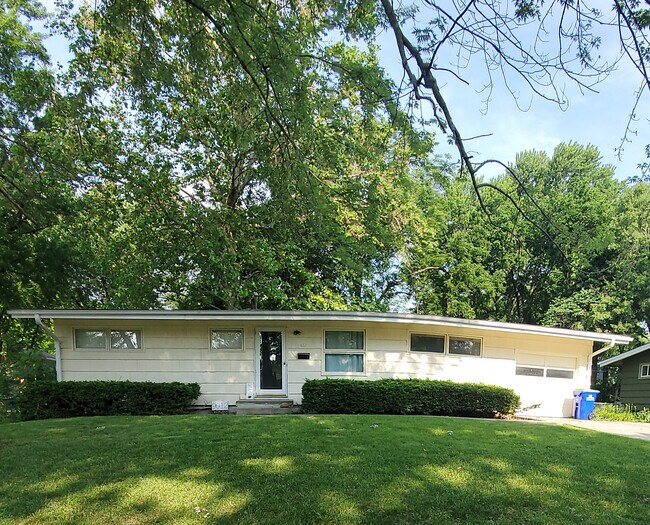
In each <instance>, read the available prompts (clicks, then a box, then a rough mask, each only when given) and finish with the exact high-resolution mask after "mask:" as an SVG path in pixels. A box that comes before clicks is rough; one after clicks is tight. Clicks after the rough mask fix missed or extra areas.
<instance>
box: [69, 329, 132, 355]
mask: <svg viewBox="0 0 650 525" xmlns="http://www.w3.org/2000/svg"><path fill="white" fill-rule="evenodd" d="M77 330H85V331H87V332H104V335H105V340H106V344H105V345H104V348H78V347H77ZM111 332H140V348H134V349H128V348H113V347H112V346H111ZM72 348H73V349H74V351H75V352H110V353H112V354H116V353H117V354H136V353H142V352H144V348H145V345H144V330H143V329H142V328H121V327H115V326H111V327H108V328H102V327H94V326H91V327H87V326H83V327H79V326H77V327H73V328H72Z"/></svg>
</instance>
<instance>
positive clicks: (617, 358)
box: [598, 343, 650, 366]
mask: <svg viewBox="0 0 650 525" xmlns="http://www.w3.org/2000/svg"><path fill="white" fill-rule="evenodd" d="M646 350H650V343H648V344H645V345H642V346H638V347H636V348H633V349H632V350H628V351H627V352H624V353H622V354H619V355H616V356H614V357H610V358H609V359H604V360H603V361H601V362H600V363H598V366H607V365H613V364H616V363H618V362H620V361H623V360H625V359H627V358H628V357H633V356H635V355H637V354H640V353H641V352H645V351H646Z"/></svg>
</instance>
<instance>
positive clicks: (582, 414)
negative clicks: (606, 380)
mask: <svg viewBox="0 0 650 525" xmlns="http://www.w3.org/2000/svg"><path fill="white" fill-rule="evenodd" d="M599 393H600V390H574V391H573V399H574V401H575V404H574V409H573V418H574V419H591V415H592V414H593V412H594V408H596V398H597V397H598V394H599Z"/></svg>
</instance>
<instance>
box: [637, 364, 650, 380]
mask: <svg viewBox="0 0 650 525" xmlns="http://www.w3.org/2000/svg"><path fill="white" fill-rule="evenodd" d="M639 377H640V378H645V377H647V378H650V363H642V364H641V366H640V367H639Z"/></svg>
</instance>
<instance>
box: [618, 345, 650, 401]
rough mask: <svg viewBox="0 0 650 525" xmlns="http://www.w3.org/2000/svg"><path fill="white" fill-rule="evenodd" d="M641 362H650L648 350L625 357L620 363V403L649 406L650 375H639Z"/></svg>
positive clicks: (649, 351)
mask: <svg viewBox="0 0 650 525" xmlns="http://www.w3.org/2000/svg"><path fill="white" fill-rule="evenodd" d="M642 364H650V350H646V351H645V352H641V353H640V354H637V355H635V356H632V357H629V358H627V359H626V360H625V361H623V362H622V363H621V380H620V381H621V383H620V384H621V392H620V401H621V403H629V404H632V405H636V407H637V408H643V407H647V408H650V377H640V376H641V373H640V368H641V365H642Z"/></svg>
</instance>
